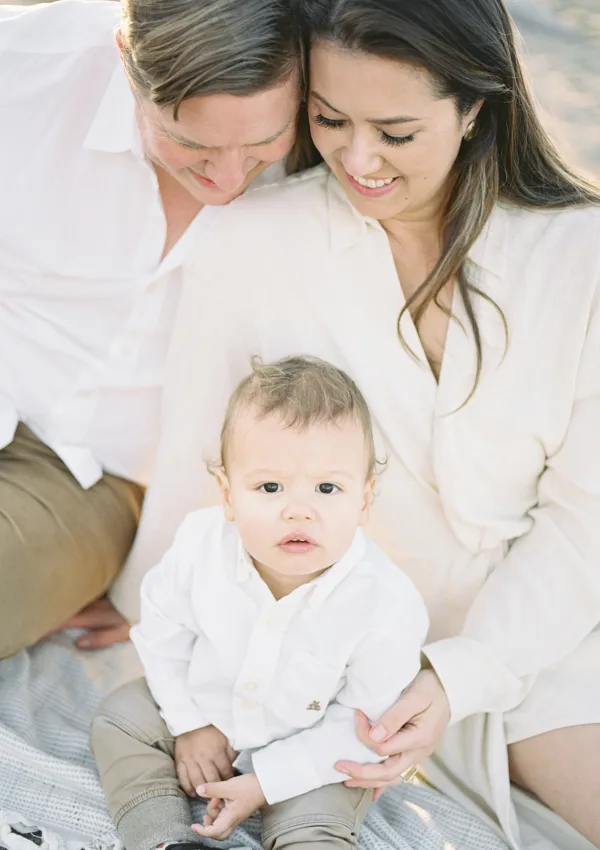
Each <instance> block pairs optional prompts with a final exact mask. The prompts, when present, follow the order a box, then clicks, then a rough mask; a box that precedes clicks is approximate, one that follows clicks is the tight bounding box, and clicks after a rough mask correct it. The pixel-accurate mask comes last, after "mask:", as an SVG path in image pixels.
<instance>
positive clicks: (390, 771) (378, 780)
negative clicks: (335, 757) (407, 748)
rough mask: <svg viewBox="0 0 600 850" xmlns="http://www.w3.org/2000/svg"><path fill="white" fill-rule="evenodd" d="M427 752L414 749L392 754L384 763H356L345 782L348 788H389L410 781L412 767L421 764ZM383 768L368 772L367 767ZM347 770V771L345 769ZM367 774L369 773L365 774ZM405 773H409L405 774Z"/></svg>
mask: <svg viewBox="0 0 600 850" xmlns="http://www.w3.org/2000/svg"><path fill="white" fill-rule="evenodd" d="M427 755H428V754H427V753H426V752H425V751H424V750H413V751H411V752H409V753H404V754H403V755H398V756H391V758H389V759H388V760H387V761H386V762H384V763H383V764H373V765H356V767H355V768H353V769H352V773H348V775H349V776H350V777H351V778H350V779H347V780H346V781H345V782H344V785H346V786H347V787H348V788H384V789H385V788H387V787H389V786H390V785H397V784H398V783H400V782H405V781H407V782H408V781H410V779H412V776H413V771H412V770H411V768H413V767H414V765H417V764H419V762H421V761H422V760H423V759H425V758H427ZM367 767H369V768H380V769H381V768H383V769H382V770H380V772H379V773H377V772H376V770H370V771H368V773H367V772H366V771H365V768H367ZM344 772H346V771H344ZM365 774H367V775H365ZM405 774H408V775H407V776H405Z"/></svg>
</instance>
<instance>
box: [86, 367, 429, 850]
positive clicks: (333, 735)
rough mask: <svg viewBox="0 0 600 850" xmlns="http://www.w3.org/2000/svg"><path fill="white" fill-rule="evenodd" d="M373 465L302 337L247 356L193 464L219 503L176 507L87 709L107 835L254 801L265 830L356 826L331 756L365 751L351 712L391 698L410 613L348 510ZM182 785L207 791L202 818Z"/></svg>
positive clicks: (152, 832)
mask: <svg viewBox="0 0 600 850" xmlns="http://www.w3.org/2000/svg"><path fill="white" fill-rule="evenodd" d="M376 467H377V461H376V456H375V448H374V441H373V429H372V424H371V418H370V414H369V410H368V408H367V405H366V402H365V400H364V398H363V396H362V395H361V393H360V391H359V390H358V388H357V387H356V385H355V384H354V382H353V381H352V380H351V379H350V378H349V377H348V376H347V375H345V374H344V373H343V372H341V371H340V370H339V369H337V368H335V367H334V366H332V365H330V364H328V363H326V362H324V361H322V360H319V359H317V358H312V357H289V358H286V359H284V360H280V361H279V362H277V363H273V364H269V365H262V364H261V363H259V362H254V363H253V371H252V374H251V375H249V376H248V377H247V378H246V379H245V380H244V381H242V383H241V384H240V385H239V386H238V388H237V389H236V391H235V392H234V394H233V396H232V397H231V399H230V402H229V406H228V409H227V413H226V417H225V423H224V425H223V429H222V432H221V458H220V462H219V464H218V465H217V466H215V467H214V468H213V470H212V471H213V472H214V474H215V476H216V478H217V481H218V484H219V487H220V490H221V494H222V500H223V506H222V507H215V508H206V509H204V510H199V511H196V512H195V513H192V514H190V515H189V516H188V517H187V518H186V519H185V520H184V521H183V523H182V525H181V527H180V528H179V530H178V532H177V535H176V537H175V541H174V543H173V546H172V548H171V549H170V550H169V551H168V552H167V554H166V555H165V556H164V558H163V560H162V562H161V563H160V564H159V565H158V566H156V567H154V568H153V569H152V570H151V571H150V572H149V573H148V574H147V576H146V577H145V579H144V582H143V586H142V608H141V612H142V613H141V620H140V623H139V625H138V626H136V627H135V628H134V629H133V630H132V635H131V637H132V640H133V642H134V644H135V647H136V649H137V651H138V653H139V656H140V658H141V661H142V664H143V666H144V670H145V673H146V682H144V681H143V680H140V681H138V682H134V683H132V684H129V685H126V686H125V687H123V688H120V689H119V690H118V691H116V692H114V693H113V694H111V695H110V696H109V697H108V699H107V700H106V701H105V702H104V704H103V706H102V707H101V709H100V712H99V714H98V716H97V717H96V719H95V721H94V726H93V731H92V745H93V749H94V753H95V755H96V759H97V761H98V766H99V770H100V775H101V779H102V782H103V785H104V789H105V791H106V794H107V797H108V804H109V808H110V811H111V815H112V817H113V820H114V822H115V825H116V827H117V829H118V831H119V833H120V835H121V838H122V840H123V843H124V845H125V848H126V850H153V848H156V847H167V846H169V847H171V848H175V850H180V848H181V850H183V848H186V847H187V848H188V850H189V848H190V847H193V846H194V844H195V845H196V846H197V847H198V846H201V842H200V840H199V837H200V838H213V839H224V838H226V837H228V836H229V835H230V834H231V832H232V831H233V830H234V829H235V827H236V826H237V825H238V824H240V823H241V822H242V821H243V820H244V819H245V818H247V817H248V816H249V815H251V814H253V813H254V812H256V811H257V810H259V809H260V810H261V812H262V838H263V845H264V847H265V848H267V850H272V849H273V848H278V850H279V848H281V847H283V846H285V847H286V848H292V847H296V848H300V847H304V846H305V845H308V844H312V843H313V842H315V843H316V842H317V841H318V842H319V844H320V847H321V850H329V848H334V847H335V848H341V847H349V846H354V845H355V844H356V841H357V836H358V829H359V826H360V822H361V821H362V819H363V818H364V816H365V814H366V811H367V808H368V805H369V802H370V801H371V799H372V792H371V791H367V790H364V789H361V788H351V787H346V786H345V785H344V784H343V782H344V780H345V779H347V776H346V775H344V774H343V773H341V772H340V771H339V770H337V769H336V763H338V762H339V760H341V759H345V760H352V761H356V762H369V761H370V762H375V761H378V760H379V757H378V756H377V755H376V754H375V753H373V752H372V751H371V750H370V749H368V748H367V747H366V746H364V745H363V744H362V743H361V742H360V741H359V740H358V738H357V737H356V735H355V730H354V726H355V714H356V712H359V711H360V712H363V713H364V714H366V716H367V717H368V718H369V719H370V720H371V721H372V720H374V719H375V718H377V717H378V716H379V715H381V714H382V713H383V712H384V711H385V710H387V709H388V708H389V707H390V705H391V704H392V703H394V702H395V701H396V700H397V699H398V697H399V696H400V694H401V692H402V691H403V689H404V688H405V687H406V686H407V685H408V684H409V683H410V682H411V680H412V679H413V678H414V677H415V676H416V674H417V672H418V671H419V666H420V649H421V645H422V642H423V640H424V638H425V634H426V631H427V626H428V621H427V614H426V611H425V606H424V603H423V601H422V600H421V597H420V596H419V594H418V593H417V591H416V589H415V587H414V586H413V584H412V583H411V582H410V581H409V579H408V578H407V577H406V576H405V575H404V574H403V573H402V572H401V570H400V569H399V568H398V567H397V566H396V565H395V564H393V563H392V562H391V561H390V560H389V559H388V558H387V557H386V555H384V554H383V552H382V551H381V550H380V549H378V548H377V547H376V546H375V544H374V543H372V542H371V541H370V540H368V539H367V538H366V537H365V535H364V533H363V532H362V531H361V529H360V526H363V525H365V523H366V522H367V519H368V515H369V508H370V505H371V503H372V500H373V488H374V484H375V479H376ZM183 792H185V794H184V793H183ZM186 795H188V797H194V796H196V795H198V796H201V797H206V798H208V799H209V803H208V807H207V813H206V815H205V816H204V818H203V822H202V823H197V824H193V819H192V814H191V810H190V805H189V802H188V797H186Z"/></svg>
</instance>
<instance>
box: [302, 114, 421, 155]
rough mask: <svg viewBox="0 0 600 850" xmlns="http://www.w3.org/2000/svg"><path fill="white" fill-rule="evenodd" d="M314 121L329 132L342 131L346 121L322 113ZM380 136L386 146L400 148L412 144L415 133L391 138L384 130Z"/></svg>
mask: <svg viewBox="0 0 600 850" xmlns="http://www.w3.org/2000/svg"><path fill="white" fill-rule="evenodd" d="M313 121H314V122H315V124H318V125H319V127H325V129H327V130H341V129H342V128H343V127H344V125H345V123H346V122H345V121H344V120H342V119H341V118H326V117H325V116H324V115H321V113H320V112H319V113H317V114H316V115H314V116H313ZM378 132H379V135H380V137H381V141H382V142H383V143H384V144H385V145H390V146H391V147H399V146H400V145H406V144H408V142H412V141H413V139H414V137H415V136H414V133H409V134H408V135H406V136H390V134H389V133H385V132H384V131H383V130H379V131H378Z"/></svg>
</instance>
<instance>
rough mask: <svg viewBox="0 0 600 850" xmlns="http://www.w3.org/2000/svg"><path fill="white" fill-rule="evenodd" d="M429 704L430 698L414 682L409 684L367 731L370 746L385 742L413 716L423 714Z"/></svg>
mask: <svg viewBox="0 0 600 850" xmlns="http://www.w3.org/2000/svg"><path fill="white" fill-rule="evenodd" d="M430 705H431V700H430V699H429V698H428V697H427V696H426V695H425V694H424V693H422V692H421V690H420V689H419V688H418V687H415V685H414V683H413V685H410V686H409V687H408V688H407V689H406V690H405V691H404V693H403V694H402V696H401V697H400V699H399V700H397V702H395V703H394V705H393V706H392V707H391V708H390V709H388V711H386V713H385V714H383V715H382V716H381V717H380V718H379V720H378V721H376V722H375V723H374V724H373V726H372V728H371V730H370V732H369V738H370V741H371V746H373V745H377V744H382V743H384V742H386V741H387V740H388V739H389V738H391V737H392V736H393V735H396V734H397V733H398V732H399V731H400V730H401V729H402V728H403V727H404V726H405V725H406V724H407V723H410V721H411V720H412V719H413V718H415V717H417V716H419V715H421V714H423V712H424V711H426V710H427V709H428V708H429V706H430Z"/></svg>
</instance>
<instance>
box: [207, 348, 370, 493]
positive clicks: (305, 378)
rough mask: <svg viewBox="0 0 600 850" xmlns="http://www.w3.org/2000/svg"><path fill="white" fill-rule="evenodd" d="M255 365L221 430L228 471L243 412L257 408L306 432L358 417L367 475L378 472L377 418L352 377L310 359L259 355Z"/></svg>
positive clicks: (231, 401) (231, 402)
mask: <svg viewBox="0 0 600 850" xmlns="http://www.w3.org/2000/svg"><path fill="white" fill-rule="evenodd" d="M251 366H252V371H251V373H250V374H249V375H248V376H247V377H246V378H244V380H243V381H241V382H240V383H239V384H238V386H237V387H236V389H235V390H234V392H233V395H232V396H231V398H230V399H229V404H228V405H227V412H226V414H225V420H224V422H223V427H222V429H221V463H220V465H221V466H222V467H225V466H226V464H227V449H228V446H229V444H230V441H231V433H232V430H233V426H234V423H235V420H236V419H237V417H238V416H239V413H240V411H241V410H243V409H245V408H251V409H252V410H253V412H254V413H256V414H257V415H258V417H259V418H264V417H267V416H270V415H271V414H273V413H275V414H278V415H279V416H280V417H281V422H282V424H283V425H284V426H285V427H286V428H299V429H301V430H304V429H306V428H308V427H309V426H310V425H313V424H317V423H319V424H324V423H328V422H341V421H344V420H349V419H350V420H351V419H354V420H355V421H356V422H357V423H358V424H359V425H360V427H361V428H362V430H363V433H364V435H365V443H366V447H367V452H368V468H367V477H369V478H370V477H371V476H373V475H374V474H375V472H376V468H377V459H376V456H375V441H374V439H373V423H372V421H371V414H370V412H369V408H368V406H367V402H366V401H365V399H364V396H363V394H362V393H361V391H360V390H359V389H358V387H357V386H356V384H355V383H354V381H353V380H352V378H350V377H349V376H348V375H347V374H346V373H345V372H343V371H342V370H341V369H338V368H337V367H336V366H333V365H332V364H331V363H327V361H325V360H321V359H320V358H319V357H311V356H309V355H303V356H294V357H284V358H282V359H281V360H277V361H276V362H275V363H263V362H262V360H261V359H260V358H259V357H253V358H252V361H251Z"/></svg>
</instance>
